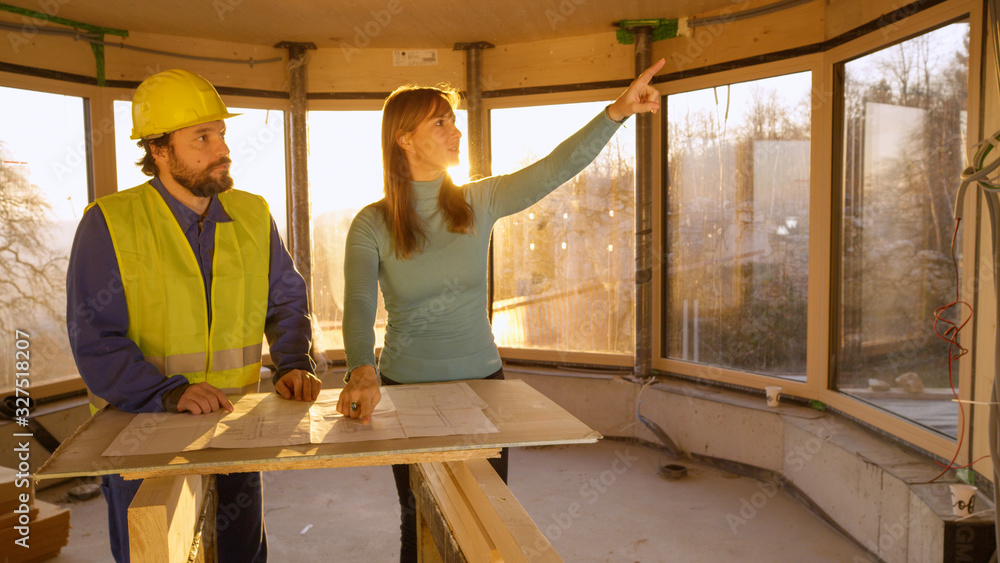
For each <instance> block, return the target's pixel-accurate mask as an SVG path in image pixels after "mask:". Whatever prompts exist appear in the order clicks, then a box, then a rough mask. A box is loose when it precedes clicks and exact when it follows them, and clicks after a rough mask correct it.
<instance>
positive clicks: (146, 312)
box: [91, 182, 271, 411]
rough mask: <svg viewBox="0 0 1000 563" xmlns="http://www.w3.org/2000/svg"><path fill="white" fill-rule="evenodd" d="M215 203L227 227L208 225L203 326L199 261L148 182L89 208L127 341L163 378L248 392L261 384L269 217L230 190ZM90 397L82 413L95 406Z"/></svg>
mask: <svg viewBox="0 0 1000 563" xmlns="http://www.w3.org/2000/svg"><path fill="white" fill-rule="evenodd" d="M218 197H219V201H220V202H221V203H222V206H223V208H224V209H225V210H226V213H228V214H229V216H230V217H231V218H232V219H233V220H232V221H230V222H224V223H216V225H215V253H214V257H213V260H212V287H211V301H212V323H211V326H209V322H208V308H207V304H206V302H205V289H204V287H205V286H204V281H203V279H202V276H201V269H200V267H199V265H198V260H197V258H196V257H195V255H194V252H193V251H192V249H191V245H190V244H189V243H188V241H187V239H186V238H185V236H184V233H183V232H182V231H181V228H180V225H179V224H178V223H177V219H176V218H175V217H174V215H173V212H171V210H170V208H169V207H168V206H167V202H166V201H164V200H163V197H162V196H160V194H159V192H157V191H156V188H154V187H153V186H152V185H151V184H149V183H148V182H147V183H145V184H143V185H141V186H137V187H135V188H132V189H129V190H125V191H123V192H118V193H116V194H112V195H109V196H106V197H102V198H99V199H98V200H97V201H96V202H95V203H96V204H97V205H99V206H100V208H101V211H103V212H104V217H105V219H106V221H107V223H108V230H109V231H110V233H111V241H112V242H113V244H114V248H115V256H116V257H117V259H118V268H119V270H120V271H121V276H122V286H123V287H124V290H125V301H126V303H127V305H128V315H129V326H128V334H127V336H128V338H130V339H131V340H132V341H133V342H135V343H136V344H137V345H138V346H139V349H140V350H142V353H143V355H145V358H146V360H147V361H148V362H150V363H152V364H153V365H155V366H156V367H157V369H159V370H160V373H162V374H163V375H164V376H165V377H171V376H174V375H177V374H181V375H183V376H184V377H186V378H187V380H188V381H190V382H191V383H198V382H201V381H207V382H208V383H209V384H211V385H213V386H215V387H218V388H219V389H222V390H224V391H227V392H237V391H239V390H243V391H247V390H252V389H253V388H254V387H256V384H257V382H258V380H259V379H260V365H261V361H260V360H261V344H262V342H263V339H264V320H265V318H266V316H267V297H268V295H267V294H268V268H269V262H270V241H271V238H270V228H271V222H270V212H269V211H268V207H267V203H266V202H265V201H264V199H263V198H262V197H260V196H257V195H253V194H249V193H246V192H241V191H237V190H229V191H227V192H225V193H222V194H220V195H219V196H218ZM95 398H96V397H95V396H94V395H93V394H91V411H94V410H95V407H100V406H103V405H99V404H96V403H95V401H94V399H95ZM101 403H103V404H107V403H105V402H103V401H101Z"/></svg>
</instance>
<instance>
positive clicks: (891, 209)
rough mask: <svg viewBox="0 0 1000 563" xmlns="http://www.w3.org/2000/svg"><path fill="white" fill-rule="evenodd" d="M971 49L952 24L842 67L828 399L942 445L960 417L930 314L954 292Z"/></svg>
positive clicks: (964, 30) (962, 30) (962, 27)
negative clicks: (855, 403)
mask: <svg viewBox="0 0 1000 563" xmlns="http://www.w3.org/2000/svg"><path fill="white" fill-rule="evenodd" d="M968 49H969V25H968V23H956V24H952V25H949V26H947V27H944V28H942V29H938V30H936V31H933V32H931V33H927V34H924V35H922V36H919V37H916V38H913V39H910V40H908V41H906V42H903V43H900V44H898V45H895V46H892V47H888V48H886V49H883V50H881V51H877V52H875V53H872V54H870V55H867V56H865V57H862V58H859V59H856V60H854V61H850V62H848V63H846V64H845V65H844V116H843V120H844V121H843V131H844V133H843V135H844V160H843V163H842V164H841V166H842V170H843V171H842V176H843V195H844V200H843V221H842V224H841V237H842V239H841V240H842V242H841V248H842V252H841V255H840V260H841V279H840V324H841V335H840V336H841V342H840V349H839V364H838V372H837V374H836V375H837V380H836V381H837V388H838V389H839V390H840V391H843V392H845V393H849V394H851V395H853V396H855V397H858V398H861V399H864V400H866V401H869V402H871V403H873V404H875V405H878V406H880V407H882V408H884V409H886V410H889V411H892V412H894V413H897V414H899V415H902V416H904V417H906V418H910V419H911V420H914V421H916V422H919V423H921V424H924V425H926V426H928V427H930V428H933V429H935V430H937V431H939V432H942V433H944V434H947V435H950V436H955V435H956V431H957V418H958V417H957V414H958V413H957V407H956V405H955V403H953V402H951V399H952V391H951V388H950V384H949V374H948V359H947V358H948V345H947V344H946V343H945V342H944V341H943V340H941V339H939V338H937V337H936V336H935V334H934V310H935V309H937V308H938V307H941V306H943V305H947V304H948V303H950V302H952V301H953V300H955V296H956V287H957V283H958V280H956V279H955V271H956V269H955V265H954V264H955V263H954V261H953V257H952V252H951V239H952V232H953V231H954V229H955V221H954V208H955V192H956V189H957V188H958V178H959V177H960V175H961V172H962V169H963V166H964V165H963V162H964V152H963V139H964V138H965V124H966V113H965V107H966V84H967V80H966V77H967V74H968V56H969V50H968ZM957 248H958V249H960V248H961V245H960V243H959V244H958V246H957ZM949 320H952V321H954V320H955V318H954V315H951V316H950V319H949ZM955 369H956V370H957V369H958V366H957V364H956V366H955ZM953 381H954V384H955V385H956V386H957V385H958V378H957V377H955V378H954V380H953Z"/></svg>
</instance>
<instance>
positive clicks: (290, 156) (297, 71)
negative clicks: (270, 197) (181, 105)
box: [275, 41, 316, 310]
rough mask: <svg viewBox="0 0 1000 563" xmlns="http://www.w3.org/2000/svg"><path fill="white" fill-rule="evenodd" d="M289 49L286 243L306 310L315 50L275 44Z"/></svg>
mask: <svg viewBox="0 0 1000 563" xmlns="http://www.w3.org/2000/svg"><path fill="white" fill-rule="evenodd" d="M275 47H277V48H279V49H288V82H289V87H288V93H289V97H290V99H291V111H290V112H288V117H287V118H286V120H285V124H286V129H285V131H286V132H285V135H286V139H287V143H286V148H285V156H286V161H287V164H288V203H289V205H288V209H289V212H288V213H289V217H288V224H289V229H288V238H289V241H288V246H289V247H290V251H291V255H292V260H293V261H294V262H295V268H296V269H298V271H299V273H301V274H302V277H303V278H305V280H306V295H308V296H309V309H310V310H312V303H313V277H312V224H311V223H312V209H311V208H310V205H309V166H308V155H309V147H308V139H307V138H306V112H307V110H308V104H307V99H306V74H307V73H306V71H307V69H308V58H307V57H306V50H308V49H316V45H315V44H313V43H295V42H291V41H282V42H281V43H278V44H277V45H275Z"/></svg>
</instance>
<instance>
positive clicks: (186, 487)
mask: <svg viewBox="0 0 1000 563" xmlns="http://www.w3.org/2000/svg"><path fill="white" fill-rule="evenodd" d="M202 480H203V477H202V476H201V475H187V476H183V477H159V478H154V479H146V480H144V481H143V482H142V485H141V486H140V487H139V491H138V492H137V493H136V495H135V498H134V499H132V504H130V505H129V507H128V538H129V551H130V553H131V560H132V561H157V562H160V561H162V562H168V563H174V562H186V561H187V560H188V555H189V554H190V553H191V543H192V540H193V539H194V537H195V534H196V532H197V530H196V528H197V525H198V515H199V514H200V512H201V511H200V508H201V505H202V502H203V500H204V498H205V491H204V488H203V483H202Z"/></svg>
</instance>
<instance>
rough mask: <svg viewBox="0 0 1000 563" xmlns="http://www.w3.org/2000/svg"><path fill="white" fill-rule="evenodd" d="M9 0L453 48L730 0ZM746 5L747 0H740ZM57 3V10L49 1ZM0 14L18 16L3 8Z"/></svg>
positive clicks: (558, 33)
mask: <svg viewBox="0 0 1000 563" xmlns="http://www.w3.org/2000/svg"><path fill="white" fill-rule="evenodd" d="M7 3H8V4H10V5H15V6H19V7H23V8H26V9H31V10H36V11H43V9H42V8H40V5H41V4H47V5H49V6H50V9H49V11H50V12H52V11H56V13H55V15H56V16H58V17H61V18H66V19H70V20H74V21H76V22H80V23H86V24H90V25H96V26H101V27H108V28H116V29H125V30H128V31H130V32H147V33H159V34H166V35H177V36H183V37H201V38H211V39H218V40H223V41H233V42H238V43H250V44H256V45H274V44H276V43H278V42H280V41H295V42H312V43H315V44H316V45H317V46H318V47H321V48H322V47H338V46H340V47H344V46H358V47H392V48H402V49H414V48H450V47H452V46H453V45H454V44H455V43H465V42H474V41H488V42H490V43H493V44H495V45H500V44H506V43H521V42H527V41H537V40H543V39H549V38H553V37H569V36H576V35H588V34H592V33H599V32H604V31H611V30H614V29H615V27H614V25H613V24H614V22H616V21H619V20H623V19H649V18H667V19H676V18H679V17H689V16H693V15H696V14H700V13H704V12H706V11H708V10H713V9H720V8H726V7H731V8H733V9H734V11H738V10H739V9H741V8H740V6H738V5H737V3H738V2H737V1H736V0H658V1H657V0H339V1H336V0H291V1H288V2H277V1H274V0H161V1H156V2H145V1H142V2H139V1H137V0H87V1H69V2H67V1H65V0H50V1H49V2H38V1H37V0H7ZM739 4H742V5H744V6H745V4H746V3H745V2H740V3H739ZM56 7H57V8H58V9H57V10H55V8H56ZM0 14H2V15H0V19H4V20H7V21H18V20H19V19H20V16H14V15H13V14H3V13H2V12H0Z"/></svg>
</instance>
